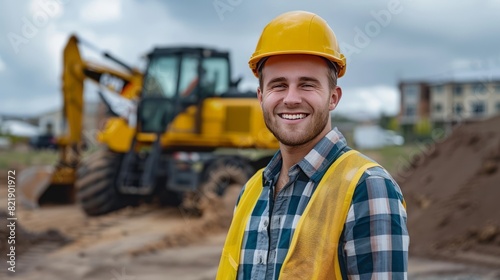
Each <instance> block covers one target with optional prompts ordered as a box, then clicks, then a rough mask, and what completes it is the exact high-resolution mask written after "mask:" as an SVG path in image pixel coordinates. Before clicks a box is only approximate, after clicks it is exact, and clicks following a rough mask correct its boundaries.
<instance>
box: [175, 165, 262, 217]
mask: <svg viewBox="0 0 500 280" xmlns="http://www.w3.org/2000/svg"><path fill="white" fill-rule="evenodd" d="M253 173H254V169H253V168H252V166H251V165H250V164H249V163H248V162H247V161H246V160H244V159H242V158H238V157H224V158H220V159H217V160H214V161H213V162H212V163H210V164H209V165H208V166H207V168H206V170H205V171H204V172H203V175H202V179H201V185H200V187H199V189H198V191H196V192H194V193H189V194H187V195H186V196H185V199H184V202H183V208H184V209H185V210H188V211H189V212H192V213H197V214H200V215H201V214H202V213H203V210H204V208H206V207H207V206H209V207H212V206H213V202H214V201H215V200H217V199H220V198H222V197H224V195H225V193H226V190H227V189H228V188H229V187H230V186H231V187H233V186H237V187H239V188H240V189H241V188H242V187H243V185H244V184H245V183H246V182H247V181H248V179H250V177H251V176H252V175H253Z"/></svg>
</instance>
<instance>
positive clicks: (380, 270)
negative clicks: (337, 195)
mask: <svg viewBox="0 0 500 280" xmlns="http://www.w3.org/2000/svg"><path fill="white" fill-rule="evenodd" d="M403 201H404V200H403V195H402V193H401V190H400V188H399V186H398V185H397V184H396V182H395V181H394V180H393V179H392V178H391V177H390V175H389V174H387V172H386V171H384V170H383V169H382V168H380V167H376V168H372V169H370V170H368V171H366V172H365V174H364V175H363V176H362V178H361V180H360V182H359V183H358V185H357V187H356V190H355V192H354V195H353V199H352V204H351V207H350V208H349V212H348V215H347V220H346V223H345V227H344V232H343V235H342V237H341V240H340V241H341V245H343V249H344V251H343V252H339V253H341V263H343V264H344V269H343V272H344V276H347V278H349V279H407V271H408V246H409V236H408V230H407V227H406V209H405V207H404V204H403ZM342 255H343V259H342Z"/></svg>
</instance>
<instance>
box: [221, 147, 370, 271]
mask: <svg viewBox="0 0 500 280" xmlns="http://www.w3.org/2000/svg"><path fill="white" fill-rule="evenodd" d="M375 166H379V165H378V164H377V163H375V162H373V161H371V160H370V159H368V158H366V157H364V156H363V155H361V154H360V153H359V152H357V151H355V150H351V151H348V152H346V153H344V154H343V155H341V156H340V157H339V158H338V159H337V160H336V161H335V162H334V163H333V164H332V165H331V166H330V167H329V168H328V170H327V171H326V173H325V174H324V176H323V178H322V179H321V181H320V182H319V184H318V186H317V188H316V190H315V191H314V193H313V195H312V197H311V199H310V201H309V203H308V205H307V206H306V209H305V210H304V213H303V214H302V216H301V218H300V219H299V222H298V224H297V227H296V229H295V232H294V234H293V237H292V241H291V244H290V248H289V250H288V253H287V255H286V258H285V261H284V263H283V266H282V267H281V271H280V277H279V278H280V279H342V276H341V272H340V266H339V260H338V242H339V239H340V235H341V233H342V230H343V228H344V223H345V221H346V218H347V211H348V210H349V208H350V205H351V201H352V196H353V193H354V189H355V188H356V185H357V184H358V181H359V179H360V178H361V176H362V175H363V173H364V172H365V171H366V170H367V169H368V168H371V167H375ZM262 172H263V169H261V170H259V171H258V172H257V173H256V174H255V175H254V176H253V177H252V178H251V179H250V180H249V181H248V183H247V184H246V188H245V191H244V193H243V194H242V196H241V198H240V201H239V203H238V207H237V208H236V211H235V213H234V217H233V221H232V223H231V227H230V228H229V231H228V235H227V237H226V242H225V244H224V248H223V250H222V256H221V260H220V264H219V269H218V271H217V278H216V279H217V280H222V279H236V276H237V272H238V265H239V262H240V253H241V245H242V241H243V236H244V234H245V228H246V225H247V223H248V221H249V219H250V216H251V214H252V211H253V209H254V207H255V205H256V203H257V201H258V200H259V197H260V194H261V192H262V189H263V186H262Z"/></svg>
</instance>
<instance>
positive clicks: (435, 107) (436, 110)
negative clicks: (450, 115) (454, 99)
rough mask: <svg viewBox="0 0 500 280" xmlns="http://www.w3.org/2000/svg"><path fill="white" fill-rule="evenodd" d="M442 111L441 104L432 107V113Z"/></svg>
mask: <svg viewBox="0 0 500 280" xmlns="http://www.w3.org/2000/svg"><path fill="white" fill-rule="evenodd" d="M442 110H443V105H441V103H437V104H435V105H434V112H436V113H439V112H441V111H442Z"/></svg>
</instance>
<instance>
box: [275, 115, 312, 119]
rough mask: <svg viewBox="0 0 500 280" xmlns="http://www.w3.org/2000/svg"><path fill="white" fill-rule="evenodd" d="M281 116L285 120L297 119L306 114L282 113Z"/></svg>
mask: <svg viewBox="0 0 500 280" xmlns="http://www.w3.org/2000/svg"><path fill="white" fill-rule="evenodd" d="M281 117H282V118H284V119H287V120H297V119H303V118H305V117H306V114H282V115H281Z"/></svg>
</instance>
